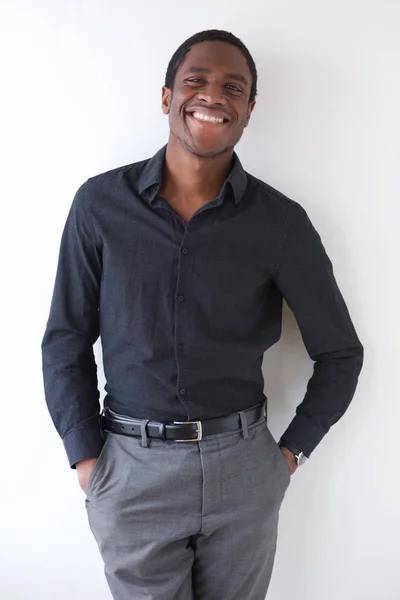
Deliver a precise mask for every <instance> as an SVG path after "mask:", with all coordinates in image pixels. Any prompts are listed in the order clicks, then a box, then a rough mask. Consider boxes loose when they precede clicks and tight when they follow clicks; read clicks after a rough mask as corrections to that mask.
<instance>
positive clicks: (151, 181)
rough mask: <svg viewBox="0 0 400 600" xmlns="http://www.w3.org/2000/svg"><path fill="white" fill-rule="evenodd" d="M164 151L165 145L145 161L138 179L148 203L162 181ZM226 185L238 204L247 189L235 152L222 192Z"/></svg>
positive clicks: (140, 192) (242, 170)
mask: <svg viewBox="0 0 400 600" xmlns="http://www.w3.org/2000/svg"><path fill="white" fill-rule="evenodd" d="M166 150H167V145H165V146H163V147H162V148H160V150H158V152H157V153H156V154H155V155H154V156H153V157H152V158H150V159H149V160H148V161H147V164H146V165H145V167H144V169H143V171H142V174H141V175H140V178H139V194H141V195H142V194H143V192H144V191H147V193H146V195H145V197H146V199H147V200H148V201H149V202H150V203H151V202H152V201H153V200H154V197H155V195H156V193H157V190H158V189H159V187H160V184H161V181H162V172H163V167H164V161H165V153H166ZM227 183H229V184H230V186H231V188H232V191H233V196H234V199H235V204H239V202H240V201H241V199H242V198H243V195H244V192H245V190H246V187H247V175H246V172H245V170H244V169H243V167H242V164H241V162H240V160H239V157H238V155H237V154H236V152H234V153H233V165H232V169H231V171H230V173H229V175H228V177H227V179H226V181H225V183H224V186H223V188H222V190H225V188H226V184H227ZM150 188H153V189H150Z"/></svg>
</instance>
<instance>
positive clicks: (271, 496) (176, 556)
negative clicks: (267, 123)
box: [42, 30, 363, 600]
mask: <svg viewBox="0 0 400 600" xmlns="http://www.w3.org/2000/svg"><path fill="white" fill-rule="evenodd" d="M256 89H257V71H256V67H255V64H254V61H253V59H252V57H251V55H250V54H249V52H248V50H247V48H246V47H245V46H244V45H243V43H242V42H241V41H240V40H239V39H238V38H236V37H235V36H233V35H232V34H231V33H228V32H225V31H217V30H212V31H205V32H201V33H199V34H196V35H195V36H193V37H192V38H190V39H189V40H187V41H186V42H184V43H183V44H182V45H181V46H180V47H179V48H178V50H177V51H176V52H175V54H174V56H173V57H172V59H171V61H170V63H169V66H168V70H167V74H166V81H165V86H164V87H163V90H162V110H163V111H164V113H165V114H166V115H168V117H169V125H170V135H169V140H168V144H167V145H166V146H165V147H163V148H161V149H160V150H159V151H158V152H157V153H156V154H155V156H153V157H152V158H151V159H147V160H143V161H141V162H139V163H133V164H129V165H125V166H122V167H118V168H116V169H113V170H111V171H108V172H106V173H102V174H99V175H96V176H94V177H91V178H89V179H88V180H87V181H86V182H85V183H83V184H82V186H81V187H80V188H79V189H78V191H77V192H76V195H75V198H74V201H73V203H72V207H71V210H70V213H69V215H68V219H67V223H66V225H65V229H64V233H63V236H62V240H61V247H60V255H59V262H58V268H57V274H56V280H55V285H54V293H53V299H52V303H51V309H50V315H49V319H48V323H47V327H46V331H45V334H44V338H43V342H42V350H43V373H44V384H45V394H46V401H47V405H48V408H49V411H50V414H51V417H52V419H53V422H54V424H55V426H56V428H57V430H58V432H59V434H60V436H61V437H62V439H63V442H64V446H65V450H66V453H67V456H68V460H69V465H70V466H71V467H72V468H76V470H77V473H78V479H79V483H80V486H81V487H82V489H83V491H84V492H85V494H86V498H85V504H86V508H87V513H88V519H89V524H90V527H91V530H92V532H93V534H94V537H95V539H96V541H97V543H98V546H99V550H100V553H101V556H102V558H103V561H104V564H105V574H106V577H107V581H108V584H109V587H110V590H111V593H112V595H113V597H114V599H115V600H132V599H136V598H148V599H149V600H150V599H152V600H156V599H157V600H191V599H194V600H264V598H265V595H266V593H267V590H268V586H269V582H270V578H271V573H272V568H273V563H274V557H275V551H276V541H277V530H278V515H279V509H280V506H281V503H282V500H283V498H284V496H285V493H286V490H287V488H288V486H289V484H290V480H291V476H292V474H293V473H294V472H295V471H296V469H297V468H298V465H301V464H303V463H304V461H305V460H306V458H307V457H309V456H310V455H311V453H312V452H313V450H314V449H315V448H316V446H317V445H318V444H319V443H320V441H321V440H322V438H323V437H324V435H325V434H326V433H327V432H328V430H329V429H330V427H331V426H332V425H333V424H334V423H336V422H337V421H338V420H339V419H340V418H341V417H342V415H343V414H344V412H345V411H346V409H347V407H348V405H349V403H350V402H351V400H352V397H353V395H354V392H355V389H356V386H357V380H358V376H359V373H360V370H361V367H362V362H363V347H362V345H361V343H360V341H359V339H358V337H357V334H356V331H355V329H354V326H353V324H352V321H351V318H350V315H349V312H348V310H347V307H346V304H345V301H344V299H343V297H342V295H341V293H340V291H339V289H338V286H337V283H336V280H335V277H334V274H333V268H332V264H331V261H330V260H329V258H328V256H327V254H326V252H325V249H324V246H323V244H322V242H321V239H320V236H319V235H318V233H317V231H316V230H315V228H314V227H313V225H312V223H311V221H310V219H309V217H308V215H307V213H306V211H305V210H304V209H303V208H302V207H301V206H300V205H299V204H298V203H296V202H295V201H293V200H291V199H289V198H287V197H285V196H284V195H283V194H281V193H280V192H278V191H277V190H275V189H273V188H272V187H270V186H269V185H267V184H266V183H264V182H262V181H260V180H258V179H256V178H255V177H253V176H252V175H250V174H249V173H247V172H245V171H244V169H243V168H242V166H241V164H240V161H239V158H238V156H237V155H236V154H235V152H234V147H235V145H236V144H237V142H238V141H239V139H240V137H241V135H242V133H243V130H244V128H245V127H246V126H247V125H248V123H249V121H250V117H251V114H252V111H253V109H254V106H255V97H256ZM284 298H285V299H286V301H287V303H288V305H289V306H290V308H291V309H292V310H293V313H294V315H295V317H296V319H297V322H298V324H299V327H300V330H301V334H302V337H303V340H304V343H305V346H306V348H307V351H308V353H309V355H310V357H311V359H312V360H313V361H315V364H314V372H313V375H312V377H311V379H310V381H309V384H308V386H307V390H306V392H305V394H303V397H302V398H300V391H299V405H298V406H297V408H296V414H295V415H294V417H293V420H292V421H291V423H289V424H288V427H287V429H286V431H285V432H284V433H283V435H282V437H281V439H280V442H279V444H277V443H276V442H275V440H274V438H273V436H272V434H271V432H270V430H269V428H268V424H267V418H266V417H267V397H266V396H265V395H264V379H263V375H262V370H261V366H262V361H263V355H264V352H265V351H266V350H267V349H268V348H269V347H271V346H272V345H273V344H275V343H276V342H277V341H278V340H279V337H280V333H281V319H282V302H283V299H284ZM99 336H100V338H101V342H102V349H103V363H104V372H105V376H106V380H107V383H106V386H105V391H106V396H105V399H104V409H103V411H102V412H101V414H100V403H99V391H98V382H97V376H96V363H95V360H94V354H93V344H94V343H95V341H96V340H97V339H98V337H99Z"/></svg>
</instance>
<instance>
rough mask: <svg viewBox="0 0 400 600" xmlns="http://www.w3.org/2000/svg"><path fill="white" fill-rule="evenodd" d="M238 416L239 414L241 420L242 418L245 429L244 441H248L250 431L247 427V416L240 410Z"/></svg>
mask: <svg viewBox="0 0 400 600" xmlns="http://www.w3.org/2000/svg"><path fill="white" fill-rule="evenodd" d="M238 414H239V418H240V424H241V426H242V429H243V437H244V439H246V438H248V437H249V429H248V426H247V416H246V414H245V412H244V411H243V410H239V413H238Z"/></svg>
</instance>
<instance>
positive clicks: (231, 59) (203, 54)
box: [178, 41, 251, 82]
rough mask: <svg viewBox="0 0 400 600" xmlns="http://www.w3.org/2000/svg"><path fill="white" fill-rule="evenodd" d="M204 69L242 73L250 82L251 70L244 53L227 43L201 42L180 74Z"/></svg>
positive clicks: (180, 68)
mask: <svg viewBox="0 0 400 600" xmlns="http://www.w3.org/2000/svg"><path fill="white" fill-rule="evenodd" d="M193 66H194V67H196V68H197V67H204V69H211V70H213V71H220V72H221V73H222V72H225V73H240V74H241V75H243V76H244V77H245V78H246V79H247V80H248V81H249V82H250V81H251V73H250V69H249V67H248V65H247V62H246V59H245V57H244V56H243V54H242V52H241V51H240V50H239V48H236V46H232V44H228V43H226V42H220V41H215V42H200V43H199V44H195V45H194V46H193V47H192V48H191V49H190V50H189V52H188V53H187V54H186V56H185V58H184V60H183V62H182V64H181V65H180V67H179V69H178V72H184V71H186V70H187V69H189V68H191V67H193Z"/></svg>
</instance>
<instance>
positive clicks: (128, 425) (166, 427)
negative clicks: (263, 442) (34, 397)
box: [100, 401, 265, 442]
mask: <svg viewBox="0 0 400 600" xmlns="http://www.w3.org/2000/svg"><path fill="white" fill-rule="evenodd" d="M243 412H244V413H246V419H247V424H248V425H252V424H253V423H255V422H256V421H258V420H260V419H261V417H262V416H264V417H265V410H264V401H263V402H261V403H260V404H256V405H255V406H251V407H250V408H247V409H245V410H244V411H243ZM100 419H101V426H102V428H103V429H104V430H105V431H110V432H112V433H119V434H121V435H129V436H133V437H141V429H140V424H141V423H142V421H143V419H134V418H132V417H128V416H125V415H120V414H118V413H115V412H114V411H112V410H110V409H109V408H108V407H105V408H104V410H103V412H102V414H101V416H100ZM241 427H242V425H241V421H240V416H239V413H238V412H235V413H231V414H230V415H225V416H223V417H215V418H213V419H204V420H203V421H172V422H170V423H162V422H160V421H149V422H148V423H147V425H146V433H147V437H149V438H158V439H161V440H171V441H174V442H198V441H200V440H201V439H202V438H203V437H205V436H207V435H213V434H215V433H223V432H225V431H234V430H235V429H241Z"/></svg>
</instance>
